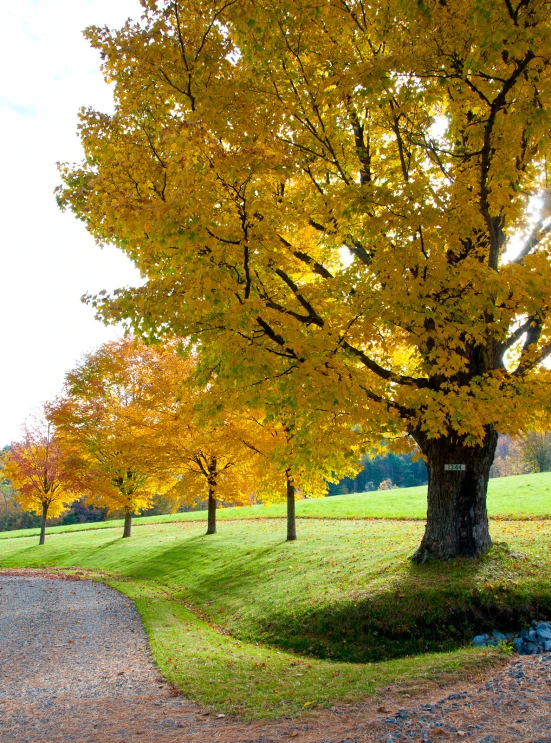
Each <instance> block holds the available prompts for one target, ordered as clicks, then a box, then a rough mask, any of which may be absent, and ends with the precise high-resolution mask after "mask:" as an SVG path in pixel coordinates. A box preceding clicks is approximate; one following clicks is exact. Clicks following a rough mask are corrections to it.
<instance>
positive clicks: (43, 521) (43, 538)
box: [38, 503, 50, 545]
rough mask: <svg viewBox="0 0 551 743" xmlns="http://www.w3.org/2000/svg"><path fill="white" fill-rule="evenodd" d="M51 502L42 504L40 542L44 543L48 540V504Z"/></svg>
mask: <svg viewBox="0 0 551 743" xmlns="http://www.w3.org/2000/svg"><path fill="white" fill-rule="evenodd" d="M49 505H50V504H49V503H43V504H42V517H41V519H40V539H39V541H38V544H39V545H40V544H44V543H45V542H46V519H47V517H48V506H49Z"/></svg>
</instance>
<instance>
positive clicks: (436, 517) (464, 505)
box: [413, 429, 497, 563]
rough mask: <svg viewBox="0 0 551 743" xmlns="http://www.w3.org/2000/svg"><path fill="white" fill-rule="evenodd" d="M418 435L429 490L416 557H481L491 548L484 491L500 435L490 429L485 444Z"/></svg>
mask: <svg viewBox="0 0 551 743" xmlns="http://www.w3.org/2000/svg"><path fill="white" fill-rule="evenodd" d="M415 439H416V441H417V443H418V444H419V446H420V447H421V450H422V452H423V454H424V455H425V457H426V460H427V469H428V477H429V488H428V504H427V524H426V528H425V534H424V536H423V540H422V542H421V544H420V546H419V549H418V550H417V551H416V552H415V554H414V555H413V560H414V561H415V562H418V563H423V562H427V561H428V560H431V559H438V560H450V559H452V558H454V557H460V556H461V557H480V556H481V555H483V554H484V553H485V552H487V551H488V550H489V549H490V547H491V546H492V540H491V539H490V531H489V527H488V514H487V512H486V491H487V488H488V478H489V476H490V467H491V465H492V462H493V459H494V453H495V450H496V446H497V433H496V432H495V431H494V430H493V429H489V430H488V431H487V434H486V438H485V441H484V443H483V444H482V445H481V446H466V445H465V443H464V442H462V441H457V440H454V439H453V438H440V439H427V438H426V436H424V435H423V434H422V433H419V434H416V435H415ZM446 465H448V467H446ZM450 465H465V469H464V470H463V469H455V470H454V469H450V467H449V466H450Z"/></svg>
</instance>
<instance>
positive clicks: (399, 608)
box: [256, 553, 551, 663]
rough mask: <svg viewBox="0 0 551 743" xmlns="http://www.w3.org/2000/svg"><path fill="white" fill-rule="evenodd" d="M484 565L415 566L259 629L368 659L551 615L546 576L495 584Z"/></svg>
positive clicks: (295, 645) (296, 645)
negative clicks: (385, 583)
mask: <svg viewBox="0 0 551 743" xmlns="http://www.w3.org/2000/svg"><path fill="white" fill-rule="evenodd" d="M494 557H495V553H494ZM490 559H492V558H491V557H490ZM481 567H482V563H481V562H478V561H475V560H458V561H455V562H453V563H448V564H445V565H443V564H442V563H433V564H432V565H428V566H417V565H413V564H412V565H409V566H408V568H407V569H406V573H405V575H403V576H402V577H401V578H400V579H399V580H398V581H396V582H393V583H392V587H389V588H388V589H387V590H382V591H381V590H379V591H377V592H374V593H373V594H372V595H369V596H366V595H363V596H361V597H359V598H357V599H355V600H348V601H342V602H338V603H335V602H334V603H328V604H326V605H324V606H322V607H319V606H318V607H315V608H309V607H305V606H301V607H296V606H295V607H293V606H289V607H287V608H285V609H284V610H283V611H279V612H273V613H271V614H270V616H269V617H266V618H264V619H263V620H262V621H259V622H258V623H257V626H256V633H257V635H258V637H259V639H261V640H262V641H263V642H265V643H268V644H272V645H276V646H278V647H280V648H283V649H286V650H292V651H294V652H298V653H302V654H305V655H310V656H314V657H318V658H330V659H332V660H338V661H342V662H352V663H366V662H378V661H383V660H389V659H391V658H401V657H405V656H408V655H418V654H421V653H428V652H446V651H451V650H456V649H458V648H461V647H465V646H468V645H469V644H470V642H471V640H472V638H473V637H474V636H475V635H477V634H480V633H485V632H487V633H490V632H491V631H492V630H494V629H497V630H499V631H501V632H507V631H512V632H518V631H519V630H520V629H522V628H523V627H526V626H527V625H528V623H529V621H530V620H532V619H546V618H549V617H551V593H550V591H549V587H548V581H547V576H542V578H541V579H540V580H539V581H538V580H535V581H534V580H532V581H530V582H526V583H522V582H519V583H515V584H512V583H511V584H509V585H507V584H505V585H500V587H499V589H498V590H496V587H495V586H494V585H493V584H489V585H488V584H486V583H484V582H480V581H477V577H478V575H479V572H480V570H481Z"/></svg>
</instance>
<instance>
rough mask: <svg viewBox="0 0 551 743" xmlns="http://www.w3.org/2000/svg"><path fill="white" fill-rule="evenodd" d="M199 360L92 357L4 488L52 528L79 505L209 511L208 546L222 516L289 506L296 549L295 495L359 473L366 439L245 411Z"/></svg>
mask: <svg viewBox="0 0 551 743" xmlns="http://www.w3.org/2000/svg"><path fill="white" fill-rule="evenodd" d="M196 372H197V367H196V361H195V359H194V358H193V356H190V355H183V354H182V353H181V352H180V350H179V347H178V345H177V344H176V343H175V342H172V343H166V344H164V345H163V346H154V347H148V346H146V345H144V344H143V343H142V342H140V341H138V340H136V339H133V338H126V339H124V340H121V341H117V342H113V343H108V344H106V345H104V346H102V347H101V348H100V349H99V350H98V351H96V352H95V353H92V354H90V355H88V356H87V357H86V358H85V359H84V360H83V362H82V363H81V364H79V365H78V366H77V367H76V368H75V369H74V370H73V371H71V372H70V373H69V374H67V377H66V382H65V386H64V390H63V392H62V394H61V395H59V397H58V398H57V399H55V400H54V401H52V402H50V403H48V404H47V405H46V406H45V411H44V419H43V420H42V421H38V422H36V423H35V424H34V425H31V424H28V425H27V426H26V428H25V430H24V436H23V440H22V441H21V442H17V443H14V444H12V446H11V447H10V448H9V449H8V450H6V451H5V452H4V453H3V456H2V460H1V464H2V467H3V476H4V477H5V478H7V480H9V481H10V482H11V484H12V486H13V488H14V489H15V490H16V492H17V493H18V498H19V501H20V503H21V506H22V507H23V508H24V509H26V510H31V511H35V512H38V513H39V514H40V516H41V534H40V544H44V540H45V526H46V519H47V518H48V517H53V516H57V515H59V514H60V513H62V512H63V510H64V509H65V508H66V507H67V506H68V505H69V504H70V503H71V502H72V501H74V500H75V498H80V497H82V496H85V497H86V499H87V501H88V502H90V503H94V504H97V505H100V506H103V507H107V508H108V509H109V510H111V511H113V510H117V511H120V510H122V511H123V512H124V530H123V537H129V536H130V534H131V525H132V516H133V514H136V513H140V512H141V511H143V510H144V509H147V508H149V507H151V505H152V502H153V497H154V496H155V495H156V494H160V493H162V494H164V496H165V498H167V499H168V500H170V501H171V502H172V504H173V505H174V508H175V509H176V508H178V507H179V506H181V505H183V504H187V505H192V504H195V503H197V502H198V501H203V500H206V501H207V504H208V526H207V534H214V533H215V532H216V509H217V504H218V503H220V502H223V503H229V504H233V505H236V504H240V503H248V502H251V501H252V500H255V499H256V500H257V501H258V500H261V501H262V502H264V503H267V502H271V501H274V500H279V499H281V498H284V499H286V501H287V539H288V540H294V539H296V523H295V497H296V491H297V489H300V490H301V491H303V492H306V493H308V495H310V496H316V495H323V494H325V490H326V487H327V485H326V482H327V481H334V480H336V479H339V478H340V477H342V476H343V475H346V474H352V473H354V472H356V471H357V470H358V469H359V466H358V464H357V461H358V448H359V446H360V443H361V442H360V436H359V434H358V432H355V431H354V430H352V429H351V428H350V426H349V425H346V421H345V420H344V418H343V419H339V418H338V417H333V418H332V419H328V418H325V417H323V418H322V417H318V418H317V419H316V421H315V426H314V421H313V419H312V418H311V417H308V416H307V415H306V414H303V413H300V412H297V411H293V412H292V413H291V411H290V410H286V409H285V406H284V404H283V403H281V404H280V405H278V406H277V407H276V408H275V407H274V406H273V401H272V402H268V401H267V402H266V404H265V406H264V407H263V408H257V409H251V408H249V409H244V408H239V407H238V406H236V405H235V400H231V399H228V398H227V397H226V398H225V399H222V398H221V397H220V396H219V394H218V392H217V388H216V385H215V384H214V383H211V384H208V385H200V384H199V383H198V381H197V375H196Z"/></svg>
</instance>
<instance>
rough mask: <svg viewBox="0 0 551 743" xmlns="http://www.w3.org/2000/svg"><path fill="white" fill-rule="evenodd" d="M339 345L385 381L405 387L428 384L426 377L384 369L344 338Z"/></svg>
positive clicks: (420, 386) (419, 386)
mask: <svg viewBox="0 0 551 743" xmlns="http://www.w3.org/2000/svg"><path fill="white" fill-rule="evenodd" d="M339 345H340V346H341V347H342V348H344V349H345V350H347V351H349V352H350V353H351V354H352V355H353V356H355V357H356V358H358V359H359V360H360V361H361V362H362V364H363V365H364V366H365V367H367V369H369V370H370V371H372V372H373V373H374V374H376V375H377V376H378V377H380V378H381V379H384V380H385V381H387V382H394V383H396V384H400V385H405V386H407V387H418V388H419V389H421V388H425V387H428V385H429V380H428V379H425V378H416V377H408V376H403V375H401V374H396V373H395V372H392V371H390V370H389V369H384V368H383V367H382V366H380V365H379V364H378V363H377V362H376V361H373V359H370V358H369V356H367V355H366V354H365V353H364V352H363V351H361V350H360V349H359V348H356V347H355V346H352V345H351V344H350V343H349V342H348V341H346V340H344V339H343V340H341V341H340V343H339Z"/></svg>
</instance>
